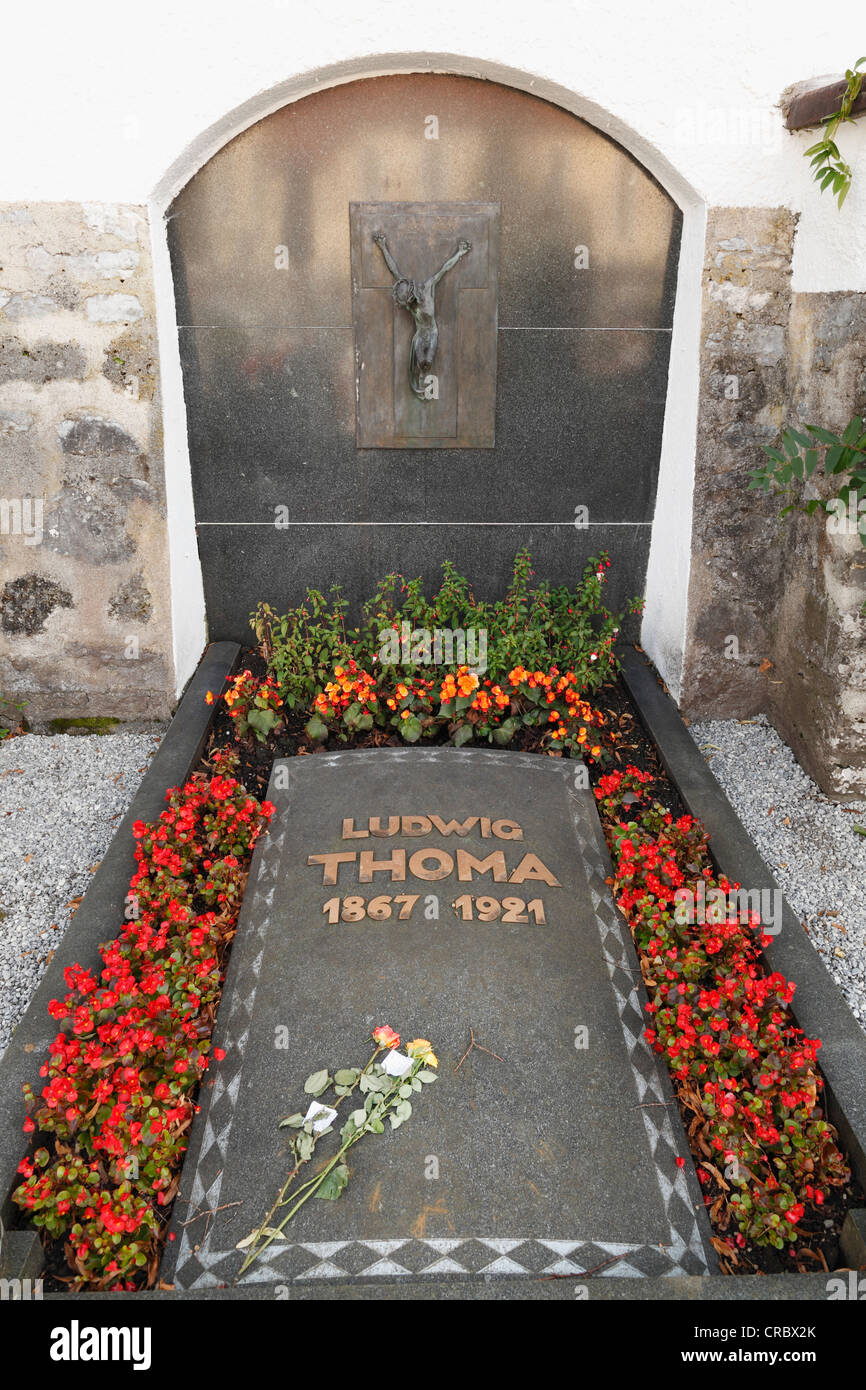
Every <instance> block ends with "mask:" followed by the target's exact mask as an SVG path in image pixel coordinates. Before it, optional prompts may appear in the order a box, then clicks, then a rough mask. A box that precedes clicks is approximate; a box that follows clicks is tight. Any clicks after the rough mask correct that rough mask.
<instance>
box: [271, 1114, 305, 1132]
mask: <svg viewBox="0 0 866 1390" xmlns="http://www.w3.org/2000/svg"><path fill="white" fill-rule="evenodd" d="M303 1123H304V1117H303V1115H302V1114H301V1112H300V1110H299V1111H298V1112H297V1114H295V1115H287V1116H286V1118H285V1119H284V1120H280V1123H279V1124H278V1125H277V1129H285V1128H286V1127H287V1126H291V1128H292V1129H300V1127H301V1125H302V1124H303Z"/></svg>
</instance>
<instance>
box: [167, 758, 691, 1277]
mask: <svg viewBox="0 0 866 1390" xmlns="http://www.w3.org/2000/svg"><path fill="white" fill-rule="evenodd" d="M353 756H355V757H365V756H367V755H366V754H364V753H359V754H354V755H353V754H351V753H333V754H320V755H319V760H320V762H322V763H324V764H325V765H326V766H336V765H340V764H342V763H344V761H345V760H346V759H347V758H351V757H353ZM389 756H390V757H391V758H393V759H399V760H407V759H408V760H411V761H414V762H421V761H425V762H438V761H441V759H442V758H443V757H445V758H456V757H463V758H465V757H479V756H480V757H484V758H486V759H488V760H490V761H491V762H496V763H500V764H501V763H506V764H508V766H510V767H512V768H514V769H515V771H516V770H518V769H519V768H520V767H521V766H524V767H532V768H533V769H537V768H538V767H539V764H540V765H541V766H542V767H545V768H548V769H549V770H550V773H551V775H554V776H563V775H568V776H570V775H571V767H572V766H573V765H569V766H568V767H567V768H566V767H565V766H563V765H562V764H556V763H549V762H544V761H542V760H540V759H539V758H538V757H537V756H535V755H532V754H521V753H499V752H489V753H488V752H482V753H479V752H473V753H465V752H460V751H458V750H454V749H442V748H437V749H408V748H407V749H399V750H395V751H393V752H390V750H389ZM287 767H288V772H289V790H291V783H292V764H291V762H290V761H289V762H288V763H287ZM569 798H570V803H571V811H572V820H573V824H574V830H575V835H576V838H577V841H578V845H579V848H580V858H581V863H582V865H583V868H584V872H585V874H586V880H587V887H588V890H589V894H590V898H591V901H592V905H593V908H594V911H595V916H596V921H597V923H598V930H599V936H600V940H601V949H602V954H603V957H604V961H605V964H606V966H607V970H608V974H609V976H610V981H611V987H612V990H613V994H614V997H615V999H616V1004H617V1011H618V1014H619V1020H620V1024H621V1027H622V1030H623V1036H624V1038H625V1042H626V1046H627V1049H628V1055H629V1061H630V1064H631V1068H632V1073H633V1076H634V1080H635V1085H636V1088H637V1093H638V1099H639V1101H640V1102H641V1103H645V1102H647V1100H649V1101H650V1102H656V1104H655V1105H652V1106H650V1107H647V1108H644V1109H642V1110H641V1114H642V1116H643V1121H644V1125H645V1127H646V1132H647V1138H648V1140H649V1145H650V1151H651V1153H652V1156H653V1160H654V1162H655V1168H656V1176H657V1178H658V1184H659V1190H660V1192H661V1196H662V1201H663V1203H664V1209H665V1213H666V1215H667V1218H668V1222H669V1224H670V1236H669V1240H668V1242H667V1243H666V1244H665V1245H646V1244H644V1245H641V1244H627V1243H626V1244H624V1243H622V1242H613V1243H612V1242H608V1241H599V1240H589V1239H581V1238H574V1239H569V1240H538V1239H535V1238H531V1239H524V1238H514V1237H484V1236H463V1237H449V1238H447V1239H430V1240H419V1239H416V1238H414V1237H407V1238H405V1239H401V1238H396V1239H393V1240H334V1241H314V1242H303V1241H301V1242H295V1243H291V1242H285V1243H281V1242H277V1241H274V1242H273V1244H272V1245H271V1246H270V1247H269V1251H268V1255H267V1256H266V1257H262V1258H260V1259H259V1260H258V1261H257V1262H256V1264H255V1265H253V1266H252V1268H251V1269H250V1271H249V1272H248V1273H247V1275H246V1276H245V1278H246V1280H248V1281H249V1282H251V1283H271V1282H281V1281H286V1280H288V1281H294V1280H298V1281H305V1280H309V1279H352V1278H358V1277H363V1278H374V1279H379V1278H381V1279H394V1278H400V1277H406V1276H409V1275H411V1276H415V1277H417V1276H424V1277H427V1276H430V1277H436V1276H449V1275H450V1276H454V1275H471V1276H502V1275H524V1276H526V1275H544V1276H548V1277H549V1276H551V1275H583V1276H587V1275H590V1274H594V1275H603V1276H605V1277H613V1278H617V1277H618V1278H624V1277H631V1278H639V1277H644V1278H650V1277H658V1276H660V1275H661V1276H664V1275H678V1274H708V1273H709V1262H708V1258H707V1253H706V1250H705V1248H704V1243H703V1240H702V1236H701V1229H700V1225H699V1222H698V1218H697V1216H696V1213H695V1203H694V1201H693V1195H692V1194H690V1192H689V1187H688V1182H687V1179H686V1176H685V1172H684V1170H683V1169H680V1168H678V1167H677V1165H676V1157H677V1144H676V1141H675V1139H674V1132H673V1127H672V1125H671V1120H670V1116H669V1114H668V1105H669V1103H670V1101H671V1095H670V1094H669V1093H668V1091H667V1087H668V1082H667V1076H666V1074H665V1073H664V1072H663V1070H662V1066H661V1063H660V1062H659V1059H658V1058H657V1057H656V1055H655V1053H653V1052H652V1050H651V1049H650V1048H649V1046H648V1044H647V1042H646V1040H645V1038H644V1036H643V1028H644V1022H643V1013H642V1009H641V1001H640V995H639V987H638V984H637V981H638V980H639V978H640V977H639V973H638V961H637V955H636V953H635V950H634V946H633V944H632V941H631V936H630V934H628V932H627V928H625V925H624V921H623V919H622V918H621V916H620V914H619V911H618V909H617V907H616V905H615V903H614V901H613V898H612V896H611V893H610V889H609V887H608V885H607V883H606V882H605V879H606V877H607V876H608V875H609V874H610V871H611V870H610V861H609V858H608V853H607V846H606V844H605V841H604V835H603V833H602V829H601V825H600V823H599V821H598V819H597V817H596V815H595V808H594V805H593V804H592V802H591V801H590V802H588V801H587V800H586V793H585V791H577V790H571V791H570V793H569ZM285 836H286V828H285V826H284V827H283V828H282V830H281V831H280V832H279V833H278V834H275V835H274V834H270V833H269V834H268V835H267V837H266V838H264V839H262V840H260V841H259V843H258V845H257V846H256V849H255V851H254V855H253V864H252V866H251V872H250V884H251V885H252V887H251V889H250V886H248V887H247V892H246V895H245V901H244V904H243V909H242V916H241V921H240V923H239V929H238V936H239V937H240V938H242V940H243V954H244V963H242V964H241V961H240V952H238V951H236V952H235V954H234V956H233V961H232V964H233V965H234V962H235V961H237V962H238V963H239V966H238V968H237V970H236V972H235V971H233V970H232V969H231V968H230V969H229V974H228V978H227V979H226V984H225V987H226V989H228V990H230V997H231V1004H230V1008H229V1014H228V1019H227V1023H226V1026H225V1032H224V1033H223V1035H222V1037H221V1039H220V1040H219V1041H220V1046H221V1047H223V1048H224V1049H225V1052H226V1057H225V1059H224V1060H223V1062H222V1063H221V1064H220V1066H219V1070H218V1072H217V1074H216V1077H215V1081H214V1085H213V1088H212V1089H211V1091H210V1093H209V1095H208V1098H207V1100H206V1103H205V1104H206V1110H205V1113H204V1124H203V1128H202V1130H201V1140H200V1143H199V1146H198V1154H197V1157H196V1158H195V1168H194V1170H193V1179H192V1184H191V1189H188V1184H184V1185H183V1187H182V1189H181V1190H182V1191H184V1190H189V1201H190V1209H191V1210H192V1211H193V1212H195V1211H198V1210H202V1211H205V1210H211V1211H213V1210H215V1209H216V1208H217V1207H218V1206H219V1205H220V1190H221V1187H222V1175H223V1168H224V1166H225V1161H226V1155H227V1152H228V1144H229V1137H230V1134H231V1128H232V1122H233V1119H234V1114H235V1105H236V1102H237V1096H238V1090H239V1088H240V1084H241V1071H242V1064H243V1054H244V1048H245V1045H246V1041H247V1038H248V1035H249V1029H250V1024H251V1021H252V1014H253V1007H254V1005H255V998H256V990H257V987H258V982H259V975H260V972H261V965H262V960H263V957H264V951H265V940H266V936H267V920H268V919H267V913H266V911H264V910H263V909H266V908H268V907H270V906H271V904H272V902H273V896H274V890H275V887H276V884H277V879H278V870H279V863H280V859H281V856H282V849H283V844H284V842H285ZM256 924H258V925H256ZM626 936H627V937H628V940H627V941H626ZM257 947H258V949H256V948H257ZM233 976H234V978H233ZM220 1021H221V1020H220ZM220 1031H222V1030H220ZM191 1162H193V1146H191V1152H190V1153H189V1154H188V1155H187V1160H186V1164H185V1168H186V1167H187V1165H189V1164H190V1163H191ZM176 1234H177V1253H176V1257H175V1268H174V1283H175V1286H176V1287H177V1288H179V1289H185V1290H186V1289H203V1288H208V1287H214V1286H217V1285H222V1284H231V1283H233V1282H234V1280H235V1278H236V1276H237V1269H238V1265H239V1263H240V1259H241V1256H240V1252H239V1251H237V1250H235V1249H230V1250H220V1249H213V1248H211V1244H210V1236H209V1235H208V1236H205V1238H204V1239H203V1240H202V1241H201V1243H200V1244H198V1245H197V1248H194V1245H193V1243H194V1242H195V1241H197V1239H198V1238H197V1236H196V1235H194V1234H193V1235H190V1233H189V1228H185V1227H182V1226H179V1224H178V1226H177V1231H176ZM168 1277H171V1275H170V1273H169V1276H168Z"/></svg>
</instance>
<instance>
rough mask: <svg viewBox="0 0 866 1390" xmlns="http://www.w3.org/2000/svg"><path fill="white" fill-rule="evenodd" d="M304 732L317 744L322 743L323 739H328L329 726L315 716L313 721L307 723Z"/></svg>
mask: <svg viewBox="0 0 866 1390" xmlns="http://www.w3.org/2000/svg"><path fill="white" fill-rule="evenodd" d="M304 730H305V732H306V733H307V734H309V736H310V738H311V739H313V741H314V742H315V743H321V741H322V740H323V739H326V738H327V737H328V726H327V724H325V723H324V721H323V720H321V719H320V718H319V716H318V715H317V714H314V715H313V717H312V719H309V720H308V721H307V723H306V724H305V725H304Z"/></svg>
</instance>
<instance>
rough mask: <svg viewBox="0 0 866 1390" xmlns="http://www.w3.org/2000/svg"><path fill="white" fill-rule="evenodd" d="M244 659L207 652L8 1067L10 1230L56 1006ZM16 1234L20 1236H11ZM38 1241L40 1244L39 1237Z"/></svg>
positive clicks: (89, 955) (231, 646)
mask: <svg viewBox="0 0 866 1390" xmlns="http://www.w3.org/2000/svg"><path fill="white" fill-rule="evenodd" d="M239 653H240V647H239V646H238V644H237V643H236V642H214V643H212V644H211V645H210V646H209V647H208V648H207V650H206V651H205V654H204V656H203V657H202V659H201V661H200V663H199V665H198V667H197V669H196V672H195V675H194V676H193V677H192V680H191V681H190V683H189V685H188V686H187V689H186V691H185V692H184V695H183V697H182V699H181V701H180V704H179V705H178V708H177V712H176V714H175V716H174V718H173V719H172V721H171V723H170V725H169V727H168V730H167V732H166V735H165V737H164V739H163V740H162V743H161V744H160V746H159V748H158V749H157V752H156V754H155V755H154V757H153V759H152V761H151V763H150V765H149V767H148V769H147V771H146V772H145V774H144V776H143V778H142V780H141V785H140V786H139V788H138V791H137V792H136V793H135V796H134V797H133V799H132V803H131V805H130V807H129V810H128V811H127V812H126V815H125V816H124V817H123V820H122V821H121V822H120V824H119V826H118V827H117V830H116V831H115V833H114V837H113V839H112V841H111V844H110V845H109V847H108V849H107V850H106V852H105V855H104V857H103V858H102V860H101V862H100V865H99V868H98V869H97V870H96V873H95V874H94V876H93V879H92V881H91V883H90V884H89V886H88V888H87V892H86V893H85V895H84V900H83V901H82V903H81V905H80V906H79V908H78V910H77V912H76V913H75V916H74V917H73V919H72V921H71V922H70V924H69V927H68V929H67V931H66V933H65V935H64V936H63V939H62V941H61V942H60V943H59V945H58V946H57V949H56V950H55V952H54V956H53V957H52V960H51V963H50V965H49V966H48V968H47V970H46V971H45V974H44V975H43V977H42V979H41V980H40V982H39V984H38V986H37V987H36V990H35V991H34V994H33V996H32V998H31V1000H30V1003H29V1005H28V1006H27V1010H26V1012H25V1014H24V1016H23V1017H22V1019H21V1021H20V1022H19V1024H18V1026H17V1028H16V1029H15V1032H14V1034H13V1035H12V1040H11V1042H10V1043H9V1046H8V1047H7V1049H6V1051H5V1053H4V1054H3V1057H2V1059H0V1116H2V1126H0V1217H2V1219H3V1221H4V1223H5V1224H7V1225H8V1224H9V1220H10V1219H11V1216H12V1213H13V1209H12V1207H11V1203H10V1193H11V1191H12V1188H13V1187H14V1186H15V1185H16V1182H17V1176H18V1175H17V1168H18V1164H19V1162H20V1161H21V1158H22V1157H23V1155H24V1153H25V1151H26V1147H27V1145H26V1141H25V1138H24V1136H23V1135H22V1133H21V1122H22V1121H23V1119H24V1107H23V1102H22V1099H21V1086H22V1084H23V1083H24V1082H25V1081H29V1082H30V1083H31V1085H32V1086H34V1088H35V1087H37V1086H38V1084H39V1080H40V1078H39V1068H40V1067H41V1065H42V1063H43V1062H44V1060H45V1058H46V1056H47V1054H48V1051H49V1048H50V1046H51V1043H52V1042H53V1040H54V1038H55V1037H56V1035H57V1026H56V1024H55V1023H54V1022H53V1020H52V1019H51V1017H50V1015H49V1013H48V1004H49V1003H50V1001H51V1000H52V999H57V998H60V997H62V996H63V995H64V994H65V993H66V992H67V990H66V983H65V981H64V978H63V972H64V970H65V969H66V967H67V966H69V965H73V964H74V963H75V962H79V963H80V964H82V965H84V966H85V967H89V968H93V967H95V966H96V965H97V964H98V961H99V956H98V950H99V946H100V944H101V943H102V942H103V941H107V940H109V939H110V938H111V936H112V934H116V932H117V930H119V924H120V923H122V922H123V913H124V901H125V898H126V894H127V893H128V891H129V881H130V879H131V877H132V875H133V874H134V873H135V857H134V848H135V841H134V839H133V835H132V825H133V822H134V821H137V820H143V821H151V820H155V819H156V818H157V816H158V815H159V813H160V812H161V811H162V810H164V808H165V793H166V791H167V790H168V789H169V787H174V786H178V785H180V784H182V783H183V782H185V781H186V779H187V778H188V777H189V775H190V773H191V772H192V771H193V770H194V768H195V766H196V764H197V763H198V761H199V758H200V757H201V753H202V750H203V748H204V744H205V741H206V739H207V737H208V734H209V733H210V729H211V725H212V723H213V719H214V713H215V710H216V708H217V706H216V703H214V704H213V705H208V704H206V703H205V695H206V693H207V691H208V690H212V691H213V692H214V694H218V693H219V692H220V691H221V690H222V689H223V686H224V685H225V683H226V681H227V680H228V677H229V675H230V674H231V672H232V669H233V667H234V665H235V662H236V661H237V658H238V655H239ZM12 1234H15V1233H14V1232H10V1235H12ZM33 1240H34V1241H36V1242H37V1243H38V1236H37V1235H36V1234H35V1232H34V1233H33Z"/></svg>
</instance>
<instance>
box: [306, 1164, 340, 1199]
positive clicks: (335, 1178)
mask: <svg viewBox="0 0 866 1390" xmlns="http://www.w3.org/2000/svg"><path fill="white" fill-rule="evenodd" d="M348 1181H349V1170H348V1168H347V1167H346V1165H345V1163H338V1164H337V1166H336V1167H335V1168H332V1169H331V1171H330V1173H328V1174H327V1176H326V1177H325V1178H323V1180H322V1182H321V1183H320V1184H319V1186H318V1187H317V1188H316V1190H315V1192H314V1193H313V1196H314V1197H321V1198H322V1200H323V1201H325V1202H336V1200H337V1198H338V1197H339V1195H340V1193H341V1192H342V1191H343V1188H344V1187H345V1186H346V1184H347V1183H348Z"/></svg>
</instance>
